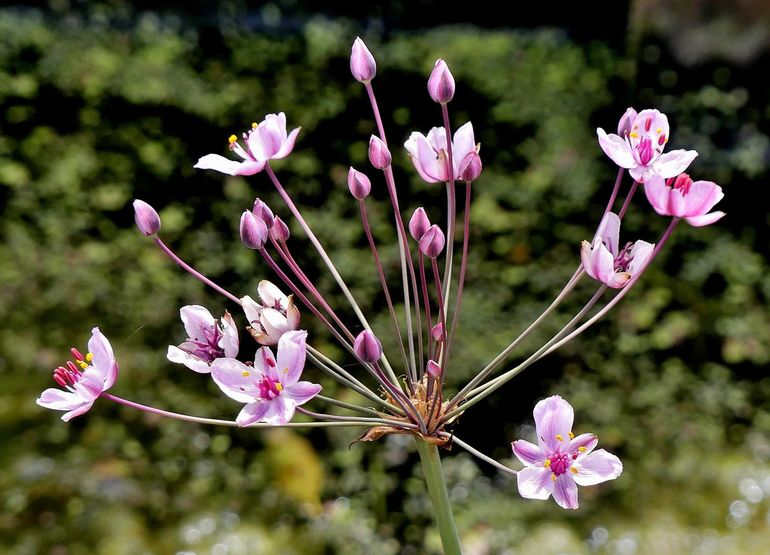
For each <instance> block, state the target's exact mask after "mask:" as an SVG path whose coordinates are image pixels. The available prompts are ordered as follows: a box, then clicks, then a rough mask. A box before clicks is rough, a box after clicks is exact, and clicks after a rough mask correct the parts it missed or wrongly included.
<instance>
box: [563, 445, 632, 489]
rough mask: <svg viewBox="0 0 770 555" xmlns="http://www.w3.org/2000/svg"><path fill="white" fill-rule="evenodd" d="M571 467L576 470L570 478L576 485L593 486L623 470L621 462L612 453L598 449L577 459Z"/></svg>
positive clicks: (616, 475) (612, 477)
mask: <svg viewBox="0 0 770 555" xmlns="http://www.w3.org/2000/svg"><path fill="white" fill-rule="evenodd" d="M572 468H574V469H575V470H576V471H577V472H576V473H572V479H573V480H574V481H575V482H576V483H577V484H578V485H581V486H593V485H595V484H601V483H602V482H606V481H607V480H614V479H615V478H617V477H618V476H620V474H621V472H623V463H622V462H620V459H619V458H618V457H616V456H615V455H613V454H612V453H608V452H607V451H605V450H604V449H599V450H598V451H594V452H593V453H591V454H589V455H586V456H585V457H583V458H580V459H577V460H576V461H575V462H574V464H573V465H572Z"/></svg>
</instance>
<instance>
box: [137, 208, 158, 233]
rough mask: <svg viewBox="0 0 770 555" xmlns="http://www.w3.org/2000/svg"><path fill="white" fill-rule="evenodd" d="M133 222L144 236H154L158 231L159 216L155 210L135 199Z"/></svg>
mask: <svg viewBox="0 0 770 555" xmlns="http://www.w3.org/2000/svg"><path fill="white" fill-rule="evenodd" d="M134 221H135V222H136V227H138V228H139V231H141V232H142V233H143V234H144V235H147V236H150V235H155V234H156V233H158V231H160V216H158V213H157V212H156V211H155V209H154V208H153V207H152V206H150V205H149V204H147V203H146V202H144V201H143V200H139V199H136V200H135V201H134Z"/></svg>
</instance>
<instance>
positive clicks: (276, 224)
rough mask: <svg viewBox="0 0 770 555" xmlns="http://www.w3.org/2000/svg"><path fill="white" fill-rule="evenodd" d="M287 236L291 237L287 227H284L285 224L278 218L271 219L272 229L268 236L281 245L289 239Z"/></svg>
mask: <svg viewBox="0 0 770 555" xmlns="http://www.w3.org/2000/svg"><path fill="white" fill-rule="evenodd" d="M289 235H291V233H289V226H287V225H286V222H284V221H283V220H282V219H281V218H280V217H278V216H276V217H275V218H273V227H272V228H271V229H270V236H271V237H272V238H273V239H275V240H276V241H278V242H279V243H283V242H284V241H286V240H287V239H288V238H289Z"/></svg>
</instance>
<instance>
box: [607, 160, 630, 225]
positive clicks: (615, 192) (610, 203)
mask: <svg viewBox="0 0 770 555" xmlns="http://www.w3.org/2000/svg"><path fill="white" fill-rule="evenodd" d="M624 173H626V170H625V169H623V168H620V169H618V177H616V178H615V186H614V187H613V188H612V194H611V195H610V200H609V201H608V202H607V208H605V209H604V214H602V218H603V217H604V216H605V215H606V214H607V212H609V211H610V210H612V207H613V206H614V205H615V199H616V198H617V197H618V191H620V182H621V181H623V174H624Z"/></svg>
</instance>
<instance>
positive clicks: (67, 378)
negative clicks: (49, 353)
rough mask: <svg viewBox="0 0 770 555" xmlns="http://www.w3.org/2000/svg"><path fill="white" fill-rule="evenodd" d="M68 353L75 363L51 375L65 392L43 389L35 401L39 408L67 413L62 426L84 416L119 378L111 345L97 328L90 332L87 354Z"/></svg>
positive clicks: (69, 362)
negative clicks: (72, 419)
mask: <svg viewBox="0 0 770 555" xmlns="http://www.w3.org/2000/svg"><path fill="white" fill-rule="evenodd" d="M71 352H72V355H73V357H74V358H75V362H72V361H68V362H67V364H66V365H64V366H59V367H58V368H57V369H56V370H54V373H53V379H54V380H55V381H56V383H58V384H59V385H60V386H62V387H63V388H64V389H65V390H66V391H62V390H61V389H56V388H50V389H46V390H45V391H43V393H42V394H41V395H40V398H39V399H37V404H38V405H40V406H41V407H45V408H47V409H52V410H64V411H67V412H66V413H64V415H63V416H62V417H61V419H62V420H64V421H65V422H68V421H69V420H70V419H71V418H74V417H76V416H80V415H81V414H84V413H85V412H87V411H88V410H89V409H90V408H91V407H92V406H93V404H94V401H95V400H96V399H97V397H99V396H100V395H101V394H102V393H103V392H104V391H107V390H108V389H109V388H111V387H112V385H113V384H114V383H115V380H116V379H117V377H118V362H117V361H116V360H115V356H114V355H113V353H112V345H110V342H109V341H108V340H107V338H106V337H104V335H102V333H101V332H100V331H99V328H94V329H93V330H92V331H91V339H90V340H89V341H88V354H86V355H85V356H83V355H82V354H80V351H78V350H77V349H74V348H73V349H72V350H71Z"/></svg>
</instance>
